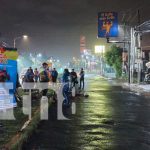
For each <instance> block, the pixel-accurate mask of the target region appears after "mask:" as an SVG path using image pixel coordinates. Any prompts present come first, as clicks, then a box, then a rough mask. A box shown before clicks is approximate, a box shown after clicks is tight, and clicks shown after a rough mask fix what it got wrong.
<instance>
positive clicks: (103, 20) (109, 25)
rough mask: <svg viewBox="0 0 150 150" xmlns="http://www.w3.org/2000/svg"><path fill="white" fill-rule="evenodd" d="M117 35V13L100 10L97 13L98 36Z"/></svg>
mask: <svg viewBox="0 0 150 150" xmlns="http://www.w3.org/2000/svg"><path fill="white" fill-rule="evenodd" d="M117 36H118V13H116V12H100V13H98V37H100V38H106V37H117Z"/></svg>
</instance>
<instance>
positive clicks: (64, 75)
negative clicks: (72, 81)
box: [62, 69, 70, 83]
mask: <svg viewBox="0 0 150 150" xmlns="http://www.w3.org/2000/svg"><path fill="white" fill-rule="evenodd" d="M69 76H70V72H69V70H68V69H64V73H63V76H62V80H63V83H66V82H69Z"/></svg>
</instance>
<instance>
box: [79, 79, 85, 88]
mask: <svg viewBox="0 0 150 150" xmlns="http://www.w3.org/2000/svg"><path fill="white" fill-rule="evenodd" d="M82 86H83V87H82ZM81 88H82V89H84V78H81V79H80V89H81Z"/></svg>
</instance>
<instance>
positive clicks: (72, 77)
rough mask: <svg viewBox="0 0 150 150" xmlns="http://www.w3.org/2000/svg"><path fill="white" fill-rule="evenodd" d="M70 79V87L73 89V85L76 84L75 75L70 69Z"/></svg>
mask: <svg viewBox="0 0 150 150" xmlns="http://www.w3.org/2000/svg"><path fill="white" fill-rule="evenodd" d="M70 78H71V86H72V87H75V84H76V83H77V73H76V72H75V71H74V69H72V72H71V73H70Z"/></svg>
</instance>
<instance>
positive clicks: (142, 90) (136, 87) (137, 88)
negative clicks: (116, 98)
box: [122, 83, 150, 96]
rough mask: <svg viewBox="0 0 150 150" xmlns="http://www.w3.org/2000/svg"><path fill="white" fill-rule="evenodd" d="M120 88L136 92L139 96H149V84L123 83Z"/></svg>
mask: <svg viewBox="0 0 150 150" xmlns="http://www.w3.org/2000/svg"><path fill="white" fill-rule="evenodd" d="M122 87H123V88H128V89H130V90H131V91H133V92H138V93H139V94H141V95H147V94H148V95H149V96H150V84H128V83H123V84H122ZM148 95H147V96H148Z"/></svg>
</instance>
